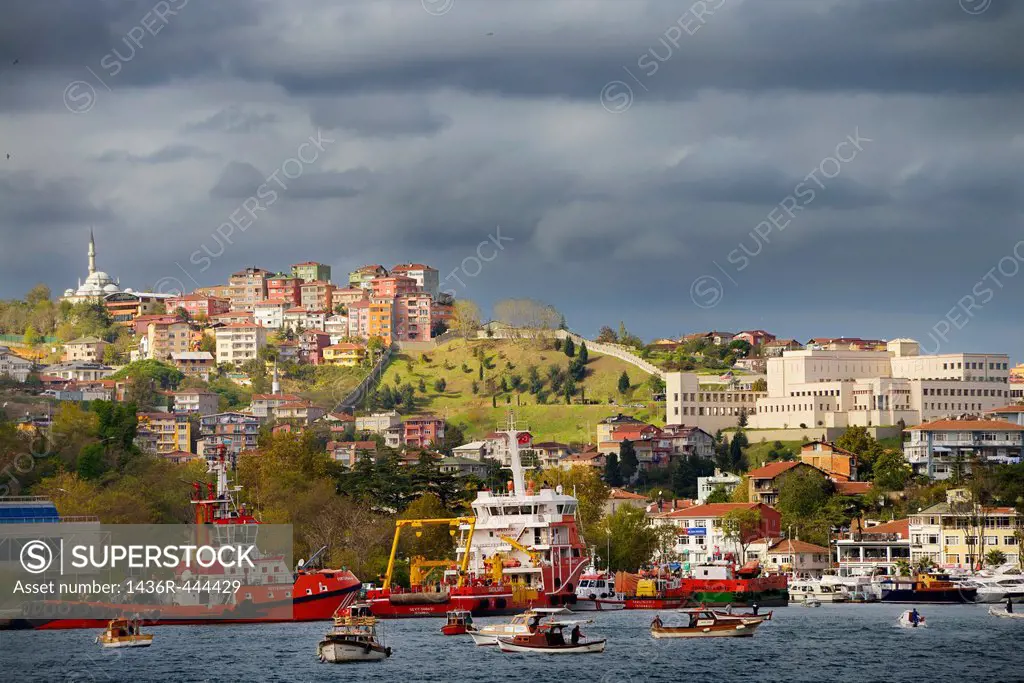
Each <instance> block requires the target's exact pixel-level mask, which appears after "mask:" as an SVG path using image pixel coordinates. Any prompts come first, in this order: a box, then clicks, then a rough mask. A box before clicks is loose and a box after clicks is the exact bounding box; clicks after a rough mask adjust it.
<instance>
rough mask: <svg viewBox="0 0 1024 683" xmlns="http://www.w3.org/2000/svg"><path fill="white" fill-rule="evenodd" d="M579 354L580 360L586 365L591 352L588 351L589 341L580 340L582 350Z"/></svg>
mask: <svg viewBox="0 0 1024 683" xmlns="http://www.w3.org/2000/svg"><path fill="white" fill-rule="evenodd" d="M577 355H578V356H579V359H580V362H581V363H583V364H584V365H586V364H587V361H588V360H589V359H590V354H588V353H587V342H585V341H584V342H580V350H579V353H578V354H577Z"/></svg>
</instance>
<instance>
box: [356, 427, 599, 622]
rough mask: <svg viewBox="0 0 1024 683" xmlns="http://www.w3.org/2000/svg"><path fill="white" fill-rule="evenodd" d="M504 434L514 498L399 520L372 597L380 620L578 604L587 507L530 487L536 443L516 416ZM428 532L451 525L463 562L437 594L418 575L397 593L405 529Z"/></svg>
mask: <svg viewBox="0 0 1024 683" xmlns="http://www.w3.org/2000/svg"><path fill="white" fill-rule="evenodd" d="M498 433H499V434H501V435H503V436H504V437H505V438H506V439H508V444H509V459H510V463H511V465H510V469H511V470H512V481H511V482H509V488H508V492H507V493H501V492H498V491H481V492H479V493H478V494H477V498H476V500H475V501H474V502H473V504H472V506H473V516H472V517H461V518H456V519H416V520H398V521H397V522H396V526H395V538H394V544H393V545H392V553H391V559H390V560H389V562H388V568H387V573H386V575H385V578H384V582H383V584H382V586H381V587H380V588H375V589H371V590H369V591H367V594H366V600H367V602H369V604H370V609H371V610H373V614H374V616H376V617H378V618H384V619H390V618H402V617H443V616H444V615H445V614H447V613H448V612H449V611H451V610H456V609H461V610H466V611H469V612H472V613H473V615H474V616H488V615H489V616H494V615H506V614H517V613H519V612H522V611H523V610H525V609H528V608H530V607H562V606H566V605H572V604H573V603H574V602H575V601H576V587H577V584H578V583H579V580H580V575H581V574H582V573H583V569H584V567H585V566H586V564H587V561H588V558H587V556H586V545H585V544H584V543H583V539H582V538H581V536H580V533H579V530H578V528H577V526H576V508H577V506H578V504H579V501H578V500H577V499H576V498H574V497H573V496H570V495H566V494H565V493H563V492H562V487H561V486H559V487H556V488H555V489H554V490H551V489H541V490H539V491H535V490H534V487H533V485H532V484H531V485H530V486H527V484H526V476H525V469H524V468H523V465H522V462H521V460H520V456H519V449H520V448H522V447H524V446H527V445H528V444H529V443H530V442H531V439H532V437H531V435H530V433H529V432H528V431H523V430H521V429H519V428H518V427H517V425H516V421H515V416H514V415H513V414H512V413H509V416H508V420H507V423H506V424H505V425H504V428H503V429H501V430H500V431H499V432H498ZM424 525H445V526H448V527H449V529H450V530H451V532H452V533H453V534H454V535H457V536H458V537H459V538H460V542H459V545H458V547H457V550H456V559H455V560H454V561H451V562H449V564H451V565H452V566H451V567H449V568H448V569H447V570H446V571H445V572H444V576H443V579H442V580H441V582H440V584H439V585H437V586H436V587H435V588H434V589H431V588H429V587H428V586H427V585H426V584H425V583H419V584H418V583H417V582H416V581H412V580H411V579H412V576H410V583H411V586H410V588H409V589H408V590H403V589H401V588H398V587H396V586H393V585H392V577H393V571H394V564H395V555H396V553H397V550H398V541H399V535H400V534H401V531H402V529H403V528H406V527H410V528H413V529H418V528H421V527H423V526H424ZM433 562H441V561H440V560H435V561H433Z"/></svg>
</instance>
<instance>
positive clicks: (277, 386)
mask: <svg viewBox="0 0 1024 683" xmlns="http://www.w3.org/2000/svg"><path fill="white" fill-rule="evenodd" d="M270 393H272V394H274V395H277V394H280V393H281V382H280V381H278V378H277V361H276V360H275V361H274V380H273V382H271V384H270Z"/></svg>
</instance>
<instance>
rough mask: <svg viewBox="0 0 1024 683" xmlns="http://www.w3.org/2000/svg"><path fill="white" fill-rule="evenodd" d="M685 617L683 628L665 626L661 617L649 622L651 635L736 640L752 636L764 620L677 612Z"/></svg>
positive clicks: (712, 613) (703, 611) (704, 611)
mask: <svg viewBox="0 0 1024 683" xmlns="http://www.w3.org/2000/svg"><path fill="white" fill-rule="evenodd" d="M679 612H680V613H681V614H683V615H685V616H686V619H687V622H686V625H685V626H665V625H664V624H663V623H662V622H661V617H660V616H657V617H655V618H654V621H652V622H651V635H652V636H654V637H655V638H716V637H717V638H738V637H749V636H752V635H754V631H755V630H756V629H757V627H758V626H760V625H761V624H762V623H763V622H764V620H763V619H761V617H757V618H756V619H752V620H747V619H744V618H743V617H738V616H732V615H719V614H718V613H716V612H714V611H712V610H708V609H686V610H679Z"/></svg>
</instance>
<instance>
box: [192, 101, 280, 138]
mask: <svg viewBox="0 0 1024 683" xmlns="http://www.w3.org/2000/svg"><path fill="white" fill-rule="evenodd" d="M279 120H280V119H279V117H278V116H277V115H276V114H273V113H270V112H256V111H246V110H245V109H243V108H242V107H240V106H238V105H231V106H229V107H225V108H224V109H221V110H220V111H218V112H217V113H216V114H213V115H212V116H209V117H207V118H205V119H203V120H201V121H197V122H195V123H189V124H187V125H185V127H184V130H185V131H186V132H215V133H251V132H253V131H256V130H259V129H261V128H264V127H265V126H266V125H267V124H271V123H277V122H278V121H279Z"/></svg>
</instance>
